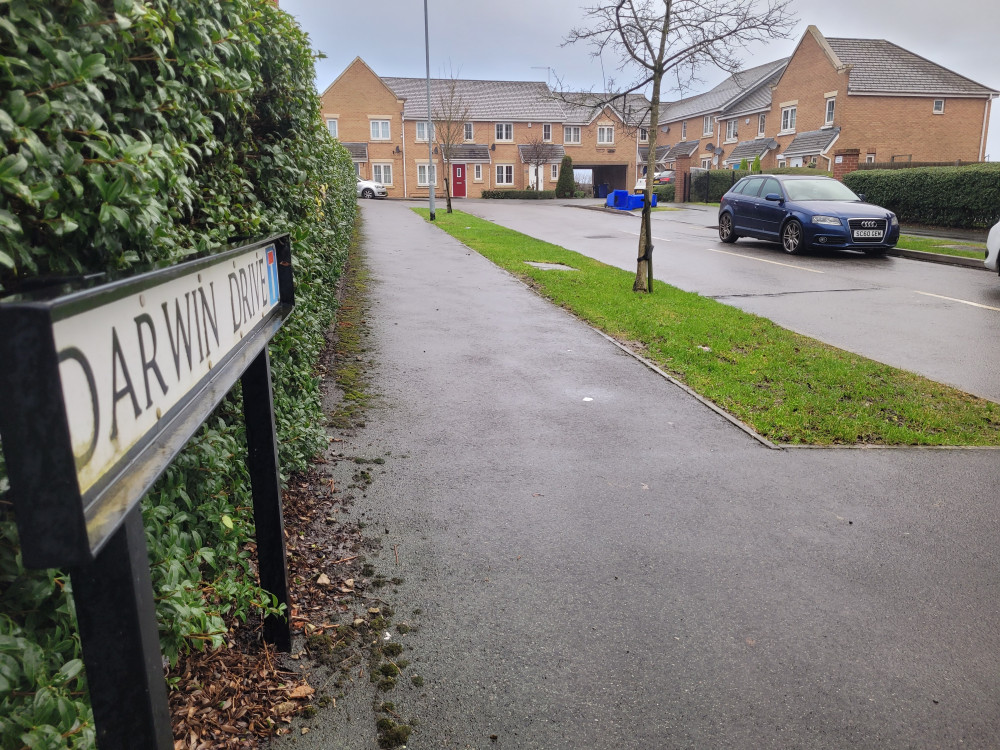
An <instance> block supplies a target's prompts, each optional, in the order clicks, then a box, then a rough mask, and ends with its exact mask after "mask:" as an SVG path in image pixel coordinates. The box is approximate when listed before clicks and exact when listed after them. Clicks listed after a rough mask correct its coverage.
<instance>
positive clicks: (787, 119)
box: [781, 106, 798, 133]
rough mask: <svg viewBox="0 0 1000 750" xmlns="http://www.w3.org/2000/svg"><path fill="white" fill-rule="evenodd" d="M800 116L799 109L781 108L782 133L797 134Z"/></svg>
mask: <svg viewBox="0 0 1000 750" xmlns="http://www.w3.org/2000/svg"><path fill="white" fill-rule="evenodd" d="M797 115H798V107H797V106H796V107H782V108H781V132H782V133H794V132H795V120H796V117H797Z"/></svg>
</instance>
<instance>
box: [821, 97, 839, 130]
mask: <svg viewBox="0 0 1000 750" xmlns="http://www.w3.org/2000/svg"><path fill="white" fill-rule="evenodd" d="M836 110H837V100H836V99H827V100H826V122H825V123H824V124H826V125H833V115H834V112H836Z"/></svg>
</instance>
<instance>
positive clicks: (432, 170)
mask: <svg viewBox="0 0 1000 750" xmlns="http://www.w3.org/2000/svg"><path fill="white" fill-rule="evenodd" d="M424 50H425V52H426V55H427V188H428V195H429V197H430V211H431V221H434V182H435V178H436V177H437V167H436V165H435V164H434V139H433V138H432V137H431V134H432V133H433V132H434V121H433V120H432V119H431V37H430V33H429V31H428V24H427V0H424Z"/></svg>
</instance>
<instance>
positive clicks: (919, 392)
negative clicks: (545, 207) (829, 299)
mask: <svg viewBox="0 0 1000 750" xmlns="http://www.w3.org/2000/svg"><path fill="white" fill-rule="evenodd" d="M414 211H416V212H417V213H419V214H421V215H422V216H424V218H426V217H427V210H426V209H419V208H416V209H414ZM435 225H436V226H437V227H438V228H439V229H442V230H444V231H446V232H448V233H449V234H451V235H453V236H454V237H456V238H457V239H458V240H460V241H461V242H463V243H464V244H466V245H468V246H469V247H470V248H472V249H474V250H476V251H478V252H479V253H481V254H482V255H484V256H485V257H486V258H488V259H489V260H491V261H493V262H494V263H496V264H497V265H499V266H501V267H503V268H505V269H507V270H508V271H510V272H511V273H513V274H515V275H516V276H518V277H519V278H521V279H523V280H525V281H526V282H527V283H528V284H530V285H531V286H532V287H533V288H534V289H536V290H537V291H538V292H539V293H540V294H542V295H544V296H545V297H548V298H549V299H551V300H552V301H553V302H555V303H556V304H558V305H561V306H562V307H564V308H566V309H568V310H570V311H572V312H573V313H575V314H576V315H578V316H579V317H580V318H582V319H583V320H585V321H587V322H588V323H590V324H591V325H593V326H595V327H596V328H598V329H600V330H602V331H604V332H606V333H608V334H609V335H611V336H613V337H614V338H616V339H618V340H619V341H623V342H627V343H628V344H629V345H630V346H632V347H633V348H634V349H636V350H637V351H639V352H640V353H642V354H643V355H645V356H646V357H648V358H649V359H651V360H652V361H654V362H655V363H656V364H657V365H658V366H659V367H661V368H662V369H664V370H665V371H667V372H669V373H670V374H671V375H673V376H674V377H676V378H677V379H678V380H680V381H682V382H684V383H686V384H687V385H688V386H690V387H691V388H693V389H694V390H695V391H697V392H698V393H700V394H702V395H703V396H705V397H706V398H708V399H710V400H711V401H713V402H715V403H716V404H718V405H719V406H720V407H722V408H723V409H725V410H726V411H727V412H729V413H730V414H733V415H734V416H736V417H737V418H738V419H740V420H742V421H743V422H745V423H747V424H749V425H750V426H752V427H753V429H754V430H756V431H757V432H759V433H760V434H761V435H763V436H765V437H766V438H768V439H769V440H772V441H774V442H776V443H788V444H813V445H838V444H848V445H853V444H868V445H1000V404H996V403H993V402H991V401H986V400H984V399H980V398H976V397H974V396H970V395H969V394H966V393H963V392H961V391H958V390H956V389H954V388H950V387H948V386H945V385H941V384H939V383H935V382H932V381H930V380H927V379H925V378H922V377H920V376H918V375H915V374H913V373H910V372H906V371H904V370H899V369H896V368H894V367H890V366H888V365H883V364H880V363H878V362H873V361H871V360H869V359H865V358H864V357H860V356H858V355H855V354H851V353H849V352H845V351H842V350H840V349H836V348H834V347H831V346H827V345H826V344H823V343H821V342H819V341H816V340H814V339H810V338H807V337H805V336H800V335H799V334H796V333H792V332H791V331H787V330H785V329H783V328H780V327H778V326H776V325H775V324H774V323H772V322H771V321H769V320H767V319H765V318H761V317H758V316H756V315H751V314H749V313H745V312H743V311H741V310H737V309H736V308H733V307H728V306H726V305H723V304H722V303H720V302H716V301H715V300H712V299H708V298H706V297H701V296H699V295H697V294H693V293H690V292H684V291H681V290H679V289H676V288H674V287H671V286H669V285H667V284H664V283H660V282H658V283H657V284H656V286H655V289H654V294H651V295H648V294H635V293H633V292H632V281H633V278H634V274H633V273H629V272H627V271H623V270H621V269H618V268H613V267H611V266H607V265H604V264H603V263H599V262H597V261H596V260H593V259H592V258H588V257H586V256H583V255H580V254H578V253H574V252H572V251H570V250H566V249H565V248H562V247H558V246H556V245H551V244H549V243H546V242H542V241H540V240H536V239H534V238H531V237H528V236H526V235H523V234H520V233H519V232H515V231H513V230H510V229H506V228H504V227H501V226H497V225H496V224H492V223H490V222H488V221H484V220H482V219H479V218H477V217H475V216H471V215H469V214H465V213H461V212H458V211H456V212H455V213H452V214H446V213H443V212H438V214H437V221H436V222H435ZM526 261H537V262H546V263H561V264H564V265H567V266H571V267H572V268H574V269H577V270H576V271H575V272H571V271H545V270H541V269H536V268H534V267H532V266H529V265H527V264H526Z"/></svg>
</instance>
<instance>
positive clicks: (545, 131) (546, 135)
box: [542, 122, 552, 143]
mask: <svg viewBox="0 0 1000 750" xmlns="http://www.w3.org/2000/svg"><path fill="white" fill-rule="evenodd" d="M542 140H543V141H544V142H545V143H551V142H552V123H551V122H543V123H542Z"/></svg>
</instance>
